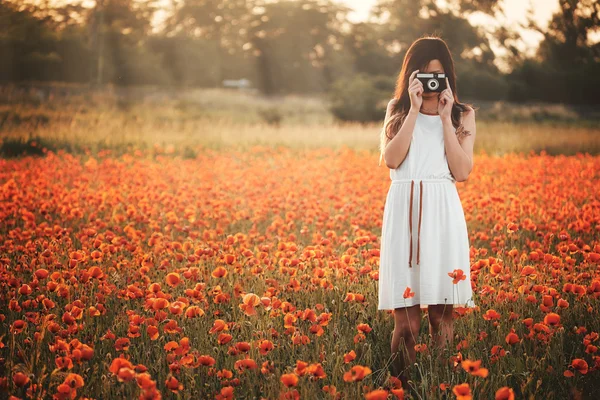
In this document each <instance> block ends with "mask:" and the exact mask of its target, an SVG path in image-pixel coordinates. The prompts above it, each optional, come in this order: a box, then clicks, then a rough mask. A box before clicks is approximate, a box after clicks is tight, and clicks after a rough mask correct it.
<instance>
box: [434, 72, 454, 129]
mask: <svg viewBox="0 0 600 400" xmlns="http://www.w3.org/2000/svg"><path fill="white" fill-rule="evenodd" d="M453 105H454V94H453V93H452V89H450V83H449V82H448V77H446V89H444V90H442V91H441V92H440V97H439V102H438V114H440V118H441V119H442V120H444V119H446V118H448V119H451V118H452V115H451V111H452V106H453Z"/></svg>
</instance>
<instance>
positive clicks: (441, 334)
mask: <svg viewBox="0 0 600 400" xmlns="http://www.w3.org/2000/svg"><path fill="white" fill-rule="evenodd" d="M452 310H453V305H452V304H435V305H434V304H432V305H430V306H429V307H428V309H427V313H428V314H429V333H431V336H432V338H433V342H434V344H435V346H436V347H437V348H438V349H443V348H444V347H446V346H452V339H453V336H454V323H453V315H452Z"/></svg>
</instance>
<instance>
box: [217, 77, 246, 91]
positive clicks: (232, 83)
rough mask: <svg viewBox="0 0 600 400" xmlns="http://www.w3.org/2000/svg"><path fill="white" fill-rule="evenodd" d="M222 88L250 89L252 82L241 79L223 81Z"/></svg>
mask: <svg viewBox="0 0 600 400" xmlns="http://www.w3.org/2000/svg"><path fill="white" fill-rule="evenodd" d="M223 86H224V87H228V88H238V89H251V88H252V82H250V80H248V79H245V78H242V79H225V80H224V81H223Z"/></svg>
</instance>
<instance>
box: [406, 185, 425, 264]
mask: <svg viewBox="0 0 600 400" xmlns="http://www.w3.org/2000/svg"><path fill="white" fill-rule="evenodd" d="M414 190H415V181H414V180H411V182H410V211H409V216H408V225H409V227H408V229H409V232H410V252H409V256H408V267H409V268H412V247H413V246H412V243H413V241H412V209H413V197H414ZM422 214H423V181H422V180H421V181H420V182H419V227H418V231H417V265H420V257H419V256H420V253H421V252H420V250H421V215H422Z"/></svg>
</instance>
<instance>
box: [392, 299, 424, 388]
mask: <svg viewBox="0 0 600 400" xmlns="http://www.w3.org/2000/svg"><path fill="white" fill-rule="evenodd" d="M420 327H421V308H420V306H419V305H418V304H416V305H414V306H411V307H401V308H396V309H395V310H394V332H393V333H392V349H391V350H392V364H391V373H392V375H393V376H395V377H397V378H399V379H400V380H401V381H402V386H403V387H404V388H408V385H407V381H408V379H407V374H406V373H405V369H407V367H408V366H409V365H410V364H412V363H414V362H415V360H416V358H417V353H416V351H415V344H416V340H417V337H418V336H419V329H420Z"/></svg>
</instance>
